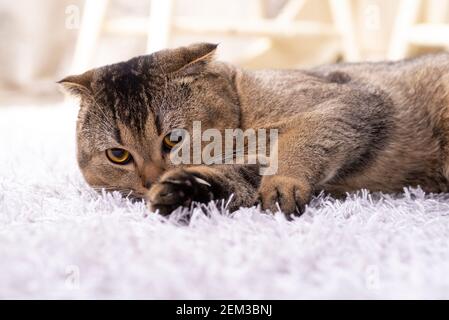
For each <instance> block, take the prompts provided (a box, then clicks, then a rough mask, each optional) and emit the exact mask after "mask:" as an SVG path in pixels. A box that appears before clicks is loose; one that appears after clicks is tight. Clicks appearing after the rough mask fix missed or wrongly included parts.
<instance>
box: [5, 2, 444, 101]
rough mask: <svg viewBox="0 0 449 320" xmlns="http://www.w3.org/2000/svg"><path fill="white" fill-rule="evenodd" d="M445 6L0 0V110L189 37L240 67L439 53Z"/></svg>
mask: <svg viewBox="0 0 449 320" xmlns="http://www.w3.org/2000/svg"><path fill="white" fill-rule="evenodd" d="M448 12H449V1H448V0H245V1H241V0H207V1H206V0H145V1H144V0H140V1H131V0H40V1H34V0H15V1H6V0H1V2H0V37H1V43H0V70H1V71H0V106H1V105H3V106H4V105H9V106H11V105H21V104H25V105H42V104H51V103H55V102H60V101H62V100H63V95H62V93H61V92H60V91H59V90H58V87H57V85H56V84H55V82H56V81H57V80H59V79H61V78H62V77H64V76H66V75H68V74H72V73H80V72H83V71H85V70H87V69H88V68H92V67H96V66H100V65H104V64H108V63H114V62H118V61H121V60H126V59H129V58H130V57H132V56H135V55H141V54H146V53H149V52H153V51H155V50H159V49H161V48H165V47H176V46H179V45H185V44H189V43H192V42H198V41H210V42H215V43H220V47H219V50H218V58H219V59H222V60H225V61H228V62H232V63H235V64H237V65H240V66H243V67H246V68H297V67H308V66H313V65H317V64H323V63H332V62H343V61H360V60H371V61H375V60H382V59H401V58H404V57H409V56H414V55H418V54H421V53H425V52H433V51H441V50H445V49H447V48H448V47H449V15H448Z"/></svg>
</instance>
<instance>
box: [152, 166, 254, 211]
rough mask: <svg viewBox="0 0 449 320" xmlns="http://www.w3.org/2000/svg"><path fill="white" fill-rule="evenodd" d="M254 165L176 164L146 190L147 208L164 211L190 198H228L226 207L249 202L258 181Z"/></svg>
mask: <svg viewBox="0 0 449 320" xmlns="http://www.w3.org/2000/svg"><path fill="white" fill-rule="evenodd" d="M258 170H259V168H258V166H257V165H215V166H205V165H200V166H192V167H180V168H175V169H172V170H169V171H167V172H166V173H164V174H163V175H162V176H161V178H160V179H159V181H158V182H157V183H155V184H154V185H153V186H152V187H151V189H150V190H149V192H148V194H147V200H148V201H149V205H150V209H151V210H152V211H156V210H158V211H159V213H160V214H162V215H168V214H170V213H171V212H172V211H173V210H175V209H176V208H178V207H180V206H183V207H188V206H190V204H191V203H192V202H200V203H208V202H209V201H211V200H221V199H225V200H226V199H229V198H230V197H231V195H232V201H231V202H230V205H229V209H230V210H231V211H233V210H235V209H237V208H238V207H240V206H251V205H253V204H254V199H255V196H256V194H257V188H258V186H259V184H260V175H259V171H258Z"/></svg>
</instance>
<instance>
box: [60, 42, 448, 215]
mask: <svg viewBox="0 0 449 320" xmlns="http://www.w3.org/2000/svg"><path fill="white" fill-rule="evenodd" d="M216 50H217V45H215V44H210V43H198V44H192V45H190V46H186V47H179V48H175V49H166V50H162V51H158V52H155V53H153V54H150V55H144V56H139V57H135V58H133V59H131V60H128V61H126V62H120V63H116V64H112V65H107V66H104V67H100V68H96V69H92V70H89V71H86V72H85V73H83V74H81V75H74V76H68V77H66V78H64V79H63V80H61V81H60V83H61V84H62V86H63V87H64V88H65V89H67V90H68V91H69V92H70V93H72V94H74V95H76V96H78V97H79V98H80V109H79V116H78V121H77V149H78V151H77V158H78V163H79V167H80V169H81V171H82V173H83V175H84V177H85V179H86V181H87V182H88V183H89V184H90V185H91V186H93V187H94V188H100V189H101V188H105V189H106V190H117V191H120V192H122V193H124V194H131V196H133V197H137V198H142V199H146V200H147V201H148V203H149V207H150V209H151V210H152V211H158V212H159V213H161V214H163V215H169V214H170V213H171V212H172V211H174V210H175V209H176V208H178V207H188V206H190V205H191V203H192V202H199V203H207V202H209V201H211V200H219V199H231V200H230V202H229V209H230V210H236V209H237V208H239V207H242V206H243V207H245V206H246V207H248V206H253V205H255V204H260V205H261V208H262V209H263V210H268V211H271V212H277V211H278V210H279V209H280V210H281V211H282V212H283V213H285V214H286V215H288V216H290V215H291V214H298V215H299V214H301V213H303V212H304V209H305V207H306V205H307V204H308V202H309V201H310V200H311V197H312V196H313V195H314V194H315V193H317V192H320V191H322V190H324V191H325V192H328V193H330V194H333V195H336V196H341V195H344V194H345V193H347V192H351V191H355V190H358V189H361V188H366V189H368V190H371V191H382V192H388V193H395V192H400V191H401V190H402V189H403V188H404V187H406V186H421V188H423V190H425V191H427V192H447V191H448V186H449V184H448V177H449V160H448V155H449V145H448V137H449V136H448V135H449V112H448V108H449V54H445V53H441V54H434V55H427V56H422V57H418V58H414V59H409V60H403V61H397V62H376V63H369V62H367V63H340V64H334V65H325V66H319V67H316V68H312V69H308V70H261V71H248V70H243V69H241V68H238V67H236V66H233V65H231V64H228V63H224V62H219V61H216V60H215V59H214V54H215V51H216ZM194 121H199V122H201V124H202V128H203V129H204V130H205V129H210V128H214V129H218V130H219V131H220V132H223V131H224V130H225V129H227V128H241V129H242V130H245V129H249V128H252V129H255V130H257V129H273V128H274V129H276V130H278V139H277V141H276V146H277V153H276V157H277V161H278V169H277V172H276V174H273V175H261V174H260V165H259V164H245V163H243V164H234V165H229V164H221V165H220V164H217V165H204V164H196V165H174V164H173V163H172V161H170V156H169V154H170V152H171V151H172V148H173V146H174V145H175V144H176V143H179V142H180V141H179V140H177V141H172V139H171V138H168V137H169V136H170V134H171V132H172V131H173V130H174V129H176V128H183V129H186V130H191V127H192V123H193V122H194ZM181 140H182V139H181Z"/></svg>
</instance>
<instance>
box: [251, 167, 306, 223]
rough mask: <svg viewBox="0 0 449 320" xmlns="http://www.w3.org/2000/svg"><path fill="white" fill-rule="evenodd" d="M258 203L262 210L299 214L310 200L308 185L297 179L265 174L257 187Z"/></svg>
mask: <svg viewBox="0 0 449 320" xmlns="http://www.w3.org/2000/svg"><path fill="white" fill-rule="evenodd" d="M258 196H259V203H260V204H261V206H262V209H263V210H270V211H271V212H277V211H279V209H280V210H281V211H282V212H283V213H284V214H285V215H287V216H289V215H290V214H295V215H301V214H302V213H303V212H304V209H305V206H306V204H307V203H308V202H309V200H310V187H309V185H308V184H307V183H304V182H301V181H300V180H298V179H294V178H290V177H285V176H265V177H264V178H263V179H262V182H261V185H260V187H259V194H258Z"/></svg>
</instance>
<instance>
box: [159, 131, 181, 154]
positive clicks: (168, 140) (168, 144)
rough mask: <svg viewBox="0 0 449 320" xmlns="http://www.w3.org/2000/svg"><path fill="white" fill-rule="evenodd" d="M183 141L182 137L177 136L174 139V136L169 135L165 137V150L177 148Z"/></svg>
mask: <svg viewBox="0 0 449 320" xmlns="http://www.w3.org/2000/svg"><path fill="white" fill-rule="evenodd" d="M173 139H174V140H173ZM181 140H182V136H178V137H176V135H174V137H172V134H171V133H169V134H167V135H166V136H165V137H164V140H163V143H164V148H166V149H168V150H171V149H172V148H173V147H174V146H176V145H177V144H178V143H180V142H181Z"/></svg>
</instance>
